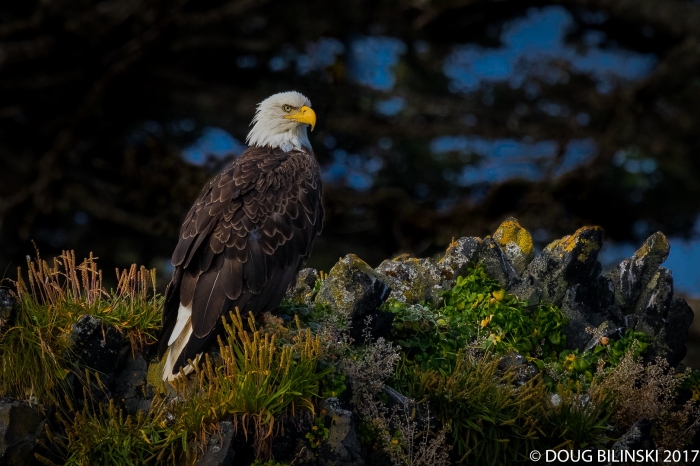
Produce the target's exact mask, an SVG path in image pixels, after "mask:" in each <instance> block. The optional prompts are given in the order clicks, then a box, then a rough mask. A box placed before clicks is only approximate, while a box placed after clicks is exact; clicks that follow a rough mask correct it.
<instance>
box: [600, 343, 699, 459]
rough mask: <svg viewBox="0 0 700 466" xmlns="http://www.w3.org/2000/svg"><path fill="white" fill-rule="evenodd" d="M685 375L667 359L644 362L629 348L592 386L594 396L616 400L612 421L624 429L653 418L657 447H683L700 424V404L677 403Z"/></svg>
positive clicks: (621, 429) (653, 433)
mask: <svg viewBox="0 0 700 466" xmlns="http://www.w3.org/2000/svg"><path fill="white" fill-rule="evenodd" d="M684 377H686V374H684V373H680V374H678V373H676V372H675V370H674V369H673V368H671V367H669V365H668V362H667V361H666V360H665V359H662V358H657V359H656V360H655V361H654V362H652V363H650V364H647V365H646V366H645V365H644V364H642V362H641V361H640V360H637V361H635V359H634V357H633V351H632V350H630V351H629V352H628V353H627V354H626V355H625V356H624V357H623V358H622V360H621V361H620V364H618V366H616V367H614V368H613V369H612V370H610V371H607V372H605V373H599V374H597V376H596V379H595V380H594V383H593V384H592V386H591V393H592V395H593V396H597V395H598V394H606V395H609V396H612V398H613V400H614V406H615V408H614V413H613V416H612V421H613V424H614V425H615V426H616V427H618V428H619V429H620V431H622V432H624V431H626V430H628V429H629V428H630V427H631V426H632V425H633V424H634V423H635V422H637V421H639V420H641V419H649V420H651V421H653V426H654V428H653V429H652V435H653V438H654V441H655V442H656V445H657V446H660V447H663V448H665V449H667V450H674V449H682V448H683V447H685V446H686V445H687V444H688V442H690V440H691V439H692V437H693V435H695V433H696V432H697V430H698V428H699V427H700V404H699V403H698V402H697V401H694V400H690V401H688V402H687V403H685V404H684V405H683V406H680V407H679V406H677V404H676V401H677V396H678V389H679V388H680V386H681V384H682V383H683V379H684Z"/></svg>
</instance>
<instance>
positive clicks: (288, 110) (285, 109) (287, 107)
mask: <svg viewBox="0 0 700 466" xmlns="http://www.w3.org/2000/svg"><path fill="white" fill-rule="evenodd" d="M282 108H283V109H284V111H285V112H287V113H289V112H291V111H292V107H291V105H285V106H284V107H282Z"/></svg>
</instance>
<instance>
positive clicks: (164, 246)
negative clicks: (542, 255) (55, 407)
mask: <svg viewBox="0 0 700 466" xmlns="http://www.w3.org/2000/svg"><path fill="white" fill-rule="evenodd" d="M289 89H296V90H298V91H301V92H303V93H305V94H306V95H308V96H309V97H310V99H311V101H312V102H313V105H314V108H315V109H316V112H317V114H318V117H319V121H318V125H317V129H316V131H315V132H313V133H312V134H311V141H312V144H313V146H314V149H315V151H316V154H317V156H318V159H319V161H320V163H321V165H322V167H323V173H324V181H325V196H324V202H325V206H326V213H327V216H326V222H325V228H324V233H323V235H322V236H321V237H320V238H319V240H318V242H317V245H316V248H315V252H314V254H313V256H312V258H311V260H310V263H309V265H311V266H314V267H318V268H322V269H325V270H328V269H329V267H330V266H331V265H332V264H333V263H334V262H335V261H336V260H337V258H338V257H340V256H342V255H344V254H346V253H348V252H354V253H357V254H358V255H360V256H361V257H362V258H364V259H365V260H367V261H368V262H369V263H370V264H372V265H377V264H378V263H379V261H381V260H382V259H384V258H387V257H390V256H394V255H396V254H398V253H402V252H408V253H411V254H415V255H423V256H425V255H434V254H437V253H439V252H440V251H443V250H444V248H445V247H446V245H447V244H448V243H449V241H450V240H451V239H452V238H453V237H455V238H456V237H460V236H464V235H478V236H485V235H487V234H490V233H491V232H493V230H494V228H495V227H497V225H498V224H499V223H500V222H501V221H502V220H503V219H505V218H506V217H508V216H511V215H512V216H515V217H517V218H518V219H519V220H520V222H521V224H522V225H523V226H525V227H526V228H527V229H528V230H529V231H531V232H532V233H533V236H534V238H535V240H536V243H537V247H538V248H541V247H543V246H544V245H546V244H547V242H549V241H551V240H553V239H555V238H558V237H561V236H563V235H565V234H570V233H572V232H573V231H574V230H576V229H577V228H579V227H580V226H582V225H587V224H588V225H590V224H597V225H601V226H602V227H603V228H604V229H605V231H606V235H607V236H606V238H607V239H606V241H607V246H606V249H605V250H604V251H603V253H602V254H601V260H602V261H603V263H604V265H605V266H606V267H609V266H611V265H612V264H614V262H615V260H619V259H621V258H622V257H624V256H627V255H629V254H631V253H632V252H633V251H634V250H635V249H636V247H637V246H638V245H640V244H641V242H642V241H643V240H644V238H646V236H648V235H649V234H650V233H653V232H654V231H657V230H662V231H663V232H665V233H666V234H667V235H669V237H671V240H672V245H673V247H674V252H673V253H672V256H671V258H670V259H669V262H668V267H669V268H671V269H672V270H673V271H674V273H675V278H676V285H677V288H679V290H681V291H683V292H685V293H687V294H690V295H698V290H700V272H699V271H698V270H699V269H698V266H697V264H698V261H700V241H699V240H698V236H700V226H699V225H700V223H698V221H697V219H698V213H699V211H700V177H699V176H698V175H700V157H698V151H699V150H700V130H699V129H700V4H699V3H698V2H697V1H687V0H562V1H560V2H538V1H522V0H518V1H508V0H502V1H489V0H453V1H440V0H433V1H431V0H377V1H360V0H348V1H338V2H329V1H320V0H285V1H282V0H274V1H273V0H271V1H264V0H255V1H253V0H234V1H225V0H201V1H196V2H195V1H191V0H190V1H187V0H102V1H98V0H42V1H32V0H26V1H21V2H4V3H3V4H2V5H1V6H0V157H1V159H0V160H1V165H0V267H2V271H5V270H7V271H6V272H4V273H5V275H6V276H11V275H14V268H15V267H16V266H18V265H23V264H24V261H25V259H24V257H25V255H26V254H30V253H32V252H33V246H32V244H31V240H34V241H35V242H36V244H37V245H38V247H39V249H40V250H41V251H42V253H43V255H44V256H51V255H54V254H56V253H57V252H59V251H60V250H61V249H76V251H77V253H78V254H79V255H85V254H87V253H88V252H89V251H94V253H95V255H97V256H98V257H99V258H100V264H101V265H102V267H104V268H105V269H106V270H110V269H111V268H113V267H114V266H121V267H124V266H126V265H128V264H130V263H132V262H137V263H142V264H145V265H148V266H155V267H158V268H159V269H161V271H163V272H165V273H161V276H163V277H167V276H168V273H169V272H168V271H169V270H170V269H169V266H168V259H169V256H170V253H171V252H172V250H173V248H174V246H175V244H176V239H177V232H178V228H179V225H180V222H181V221H182V219H183V217H184V215H185V213H186V212H187V210H188V208H189V206H190V205H191V203H192V201H193V200H194V198H195V197H196V196H197V194H198V192H199V190H200V189H201V187H202V185H203V184H204V183H205V181H206V180H207V179H208V178H209V177H211V176H212V175H213V174H214V173H216V172H217V171H218V170H219V169H220V168H221V167H222V166H223V165H224V164H225V163H227V162H228V161H230V160H231V159H232V158H233V157H235V156H236V155H237V154H239V153H240V152H241V151H242V148H243V144H244V141H245V136H246V134H247V131H248V129H249V126H248V125H249V123H250V120H251V118H252V115H253V111H254V108H255V105H256V104H257V103H258V102H260V101H261V100H263V99H264V98H265V97H267V96H268V95H270V94H272V93H275V92H279V91H284V90H289ZM107 275H108V276H107V277H106V278H108V279H109V278H110V277H109V275H111V274H107Z"/></svg>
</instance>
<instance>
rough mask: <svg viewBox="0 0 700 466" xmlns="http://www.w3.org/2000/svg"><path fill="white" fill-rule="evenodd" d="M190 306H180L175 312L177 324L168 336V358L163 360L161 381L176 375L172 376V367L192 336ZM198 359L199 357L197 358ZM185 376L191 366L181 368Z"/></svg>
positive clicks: (191, 369)
mask: <svg viewBox="0 0 700 466" xmlns="http://www.w3.org/2000/svg"><path fill="white" fill-rule="evenodd" d="M191 317H192V306H191V305H190V307H185V306H183V305H182V304H180V309H178V311H177V322H176V323H175V328H174V329H173V333H172V334H171V335H170V340H168V357H167V359H166V360H165V365H164V366H163V380H173V379H174V378H175V377H177V376H178V374H173V367H174V366H175V361H177V358H178V357H180V353H182V350H183V349H185V345H187V342H188V341H189V340H190V337H191V336H192V319H191ZM196 359H199V355H197V358H196ZM183 370H184V371H185V374H189V373H190V372H192V371H193V370H194V369H193V368H192V366H191V365H189V364H188V365H187V366H185V367H183Z"/></svg>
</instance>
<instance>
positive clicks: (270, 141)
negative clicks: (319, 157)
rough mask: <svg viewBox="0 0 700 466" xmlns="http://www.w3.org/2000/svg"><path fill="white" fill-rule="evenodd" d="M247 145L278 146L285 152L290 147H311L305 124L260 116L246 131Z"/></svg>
mask: <svg viewBox="0 0 700 466" xmlns="http://www.w3.org/2000/svg"><path fill="white" fill-rule="evenodd" d="M246 142H247V143H248V145H249V146H258V147H265V146H269V147H272V148H276V147H279V148H280V149H282V150H283V151H285V152H288V151H290V150H292V149H297V150H302V149H303V148H307V149H311V143H310V142H309V137H308V136H307V134H306V125H300V124H298V123H296V122H291V121H287V120H282V122H280V121H279V120H272V119H270V120H268V119H263V118H260V119H258V120H257V121H256V122H255V126H253V129H251V130H250V133H248V138H247V140H246Z"/></svg>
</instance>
